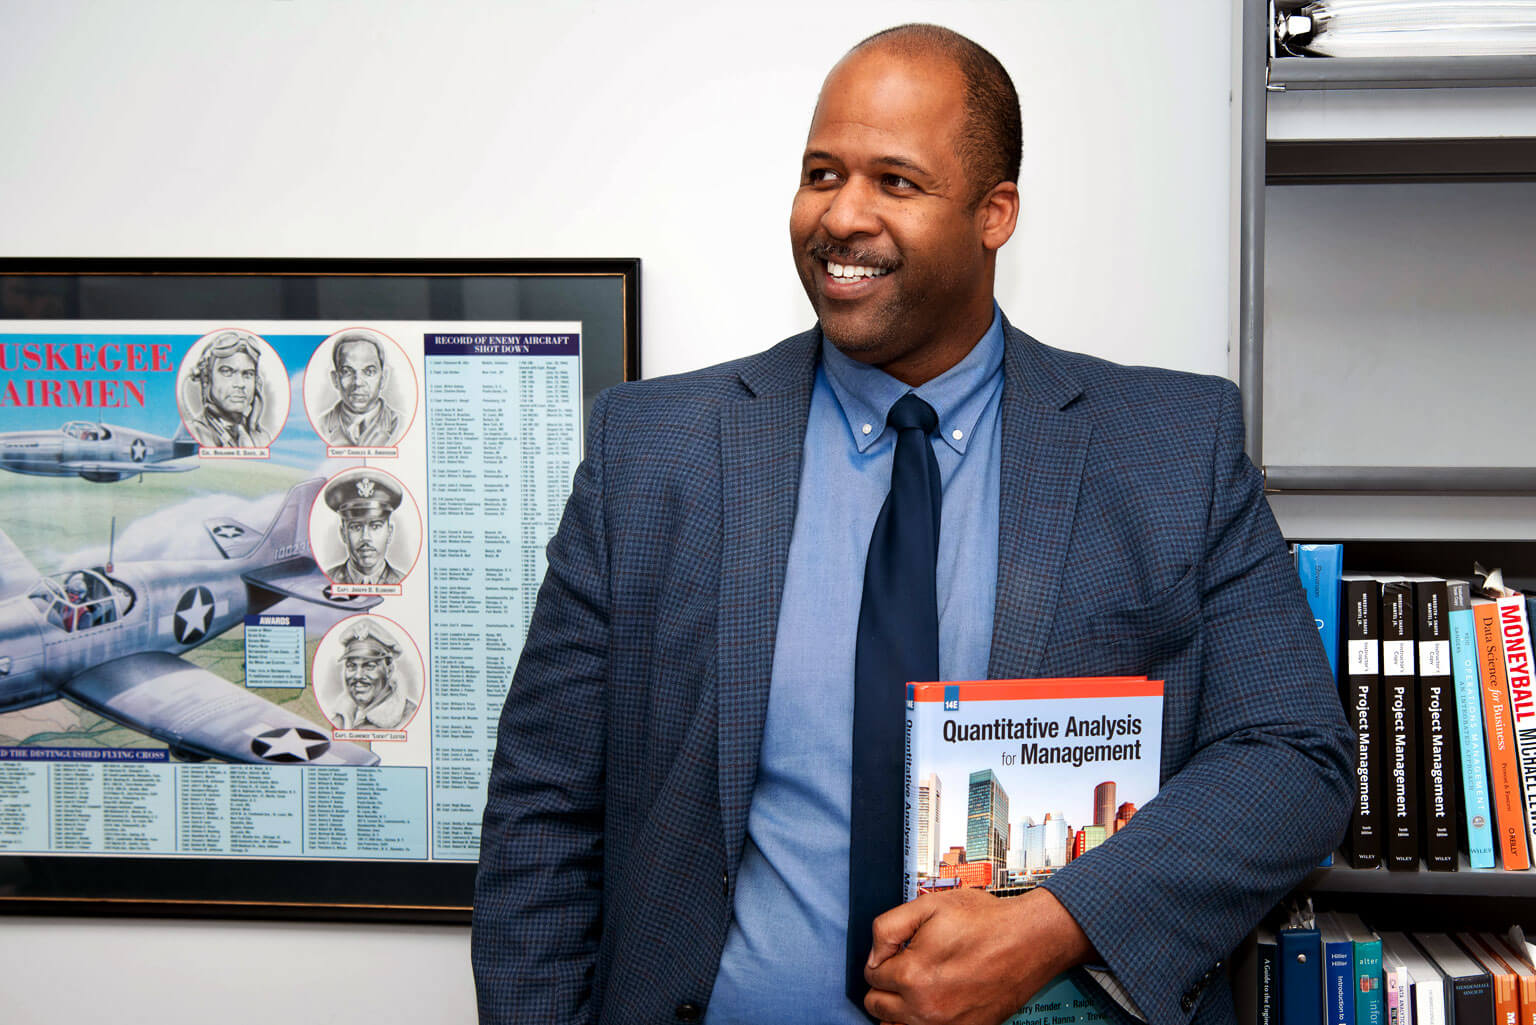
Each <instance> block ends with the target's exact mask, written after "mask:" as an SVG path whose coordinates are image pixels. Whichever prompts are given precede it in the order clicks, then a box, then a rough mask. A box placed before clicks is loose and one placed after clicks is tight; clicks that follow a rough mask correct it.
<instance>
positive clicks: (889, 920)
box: [867, 897, 933, 968]
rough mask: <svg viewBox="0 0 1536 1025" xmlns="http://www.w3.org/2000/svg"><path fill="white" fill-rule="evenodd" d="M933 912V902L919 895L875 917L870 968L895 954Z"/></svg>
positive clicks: (875, 966) (870, 951)
mask: <svg viewBox="0 0 1536 1025" xmlns="http://www.w3.org/2000/svg"><path fill="white" fill-rule="evenodd" d="M932 914H933V908H932V902H931V901H927V900H924V899H923V898H922V897H919V898H918V899H917V900H914V901H909V902H907V903H906V904H902V905H901V906H900V907H894V908H892V909H891V910H889V911H887V912H886V913H885V914H883V915H881V916H880V917H879V918H877V919H875V925H874V944H873V946H871V947H870V949H869V963H868V966H867V967H868V968H879V967H880V966H881V965H882V964H883V963H885V961H886V960H887V959H888V958H890V957H893V956H895V955H896V954H897V953H899V952H900V951H901V948H902V947H903V946H904V945H905V944H906V942H907V941H908V940H910V939H911V938H912V936H913V935H914V934H915V933H916V932H917V929H918V927H919V926H920V925H922V924H923V923H924V922H925V921H927V920H928V918H929V917H930V916H931V915H932Z"/></svg>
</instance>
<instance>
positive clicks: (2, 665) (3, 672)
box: [0, 655, 11, 676]
mask: <svg viewBox="0 0 1536 1025" xmlns="http://www.w3.org/2000/svg"><path fill="white" fill-rule="evenodd" d="M10 675H11V656H9V655H0V676H10Z"/></svg>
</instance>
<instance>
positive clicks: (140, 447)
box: [128, 438, 149, 463]
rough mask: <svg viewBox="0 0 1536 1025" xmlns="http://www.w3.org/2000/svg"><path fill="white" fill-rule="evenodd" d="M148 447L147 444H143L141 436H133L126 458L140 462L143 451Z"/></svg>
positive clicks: (142, 459) (142, 457)
mask: <svg viewBox="0 0 1536 1025" xmlns="http://www.w3.org/2000/svg"><path fill="white" fill-rule="evenodd" d="M148 449H149V446H148V445H146V444H144V439H143V438H134V439H133V444H132V445H129V446H128V458H129V459H132V460H133V461H134V462H136V463H142V462H143V461H144V453H145V452H146V451H148Z"/></svg>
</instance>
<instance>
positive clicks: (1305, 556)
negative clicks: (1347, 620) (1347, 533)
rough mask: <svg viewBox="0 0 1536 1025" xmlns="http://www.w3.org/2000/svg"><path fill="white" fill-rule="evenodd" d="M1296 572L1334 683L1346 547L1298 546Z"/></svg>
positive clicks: (1296, 549)
mask: <svg viewBox="0 0 1536 1025" xmlns="http://www.w3.org/2000/svg"><path fill="white" fill-rule="evenodd" d="M1295 551H1296V573H1297V575H1298V576H1300V577H1301V587H1302V590H1304V591H1305V592H1306V593H1307V604H1308V605H1309V606H1310V607H1311V609H1312V621H1313V622H1314V623H1316V624H1317V633H1318V636H1319V637H1320V638H1322V642H1323V651H1324V652H1326V653H1327V655H1328V665H1329V667H1330V668H1332V669H1333V677H1334V679H1335V680H1337V679H1338V678H1339V633H1340V629H1339V575H1340V574H1341V573H1342V572H1343V571H1344V546H1343V545H1339V544H1327V545H1296V546H1295Z"/></svg>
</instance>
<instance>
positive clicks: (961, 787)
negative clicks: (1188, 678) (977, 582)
mask: <svg viewBox="0 0 1536 1025" xmlns="http://www.w3.org/2000/svg"><path fill="white" fill-rule="evenodd" d="M1162 737H1163V685H1162V683H1161V682H1159V681H1154V680H1148V679H1146V678H1145V677H1092V678H1075V679H1053V680H982V681H969V682H955V683H910V684H908V685H907V721H906V766H907V807H906V811H907V823H906V837H905V850H906V872H905V884H906V899H907V900H912V899H914V898H916V897H917V896H918V895H919V894H923V893H931V892H936V891H940V890H947V889H953V888H955V887H962V886H970V887H977V888H980V889H985V890H990V891H992V892H994V893H996V894H998V895H999V896H1016V895H1018V894H1022V893H1024V892H1026V891H1028V890H1030V889H1033V888H1034V887H1036V886H1038V885H1040V883H1042V882H1044V881H1045V880H1046V879H1048V878H1049V877H1050V876H1051V874H1052V873H1054V872H1056V871H1057V870H1059V869H1060V868H1062V867H1063V866H1064V865H1066V864H1068V863H1069V862H1071V861H1072V860H1073V859H1075V858H1080V857H1085V856H1091V854H1092V852H1093V850H1094V849H1095V848H1097V847H1098V846H1099V845H1101V844H1106V843H1113V842H1114V836H1115V834H1116V833H1117V832H1119V831H1120V830H1122V829H1126V828H1134V825H1133V822H1132V820H1133V817H1134V815H1135V813H1136V809H1137V808H1138V807H1140V806H1141V805H1143V804H1145V803H1146V802H1147V801H1149V800H1151V798H1152V797H1153V796H1154V795H1155V794H1156V793H1157V787H1158V782H1159V770H1160V767H1161V763H1162ZM1099 999H1104V997H1103V996H1102V995H1100V996H1099ZM1127 1009H1128V1010H1129V1008H1127ZM1108 1020H1109V1019H1108V1018H1107V1016H1106V1015H1105V1014H1104V1013H1103V1012H1102V1011H1101V1010H1100V1009H1099V1008H1098V1005H1096V1004H1095V1003H1094V1000H1093V998H1090V997H1089V996H1086V995H1085V993H1084V990H1083V989H1082V988H1080V987H1079V985H1078V982H1077V979H1076V977H1075V976H1074V975H1071V974H1069V975H1061V976H1058V977H1057V978H1056V979H1055V980H1053V981H1052V982H1051V983H1049V984H1048V985H1047V986H1046V988H1045V989H1043V990H1041V991H1040V992H1039V993H1037V994H1036V995H1035V998H1034V999H1033V1000H1032V1001H1031V1002H1030V1004H1029V1005H1027V1006H1025V1007H1023V1008H1021V1009H1020V1011H1019V1012H1018V1013H1017V1014H1016V1015H1014V1016H1013V1017H1012V1018H1010V1019H1008V1025H1074V1023H1075V1025H1092V1023H1098V1022H1105V1021H1108Z"/></svg>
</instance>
